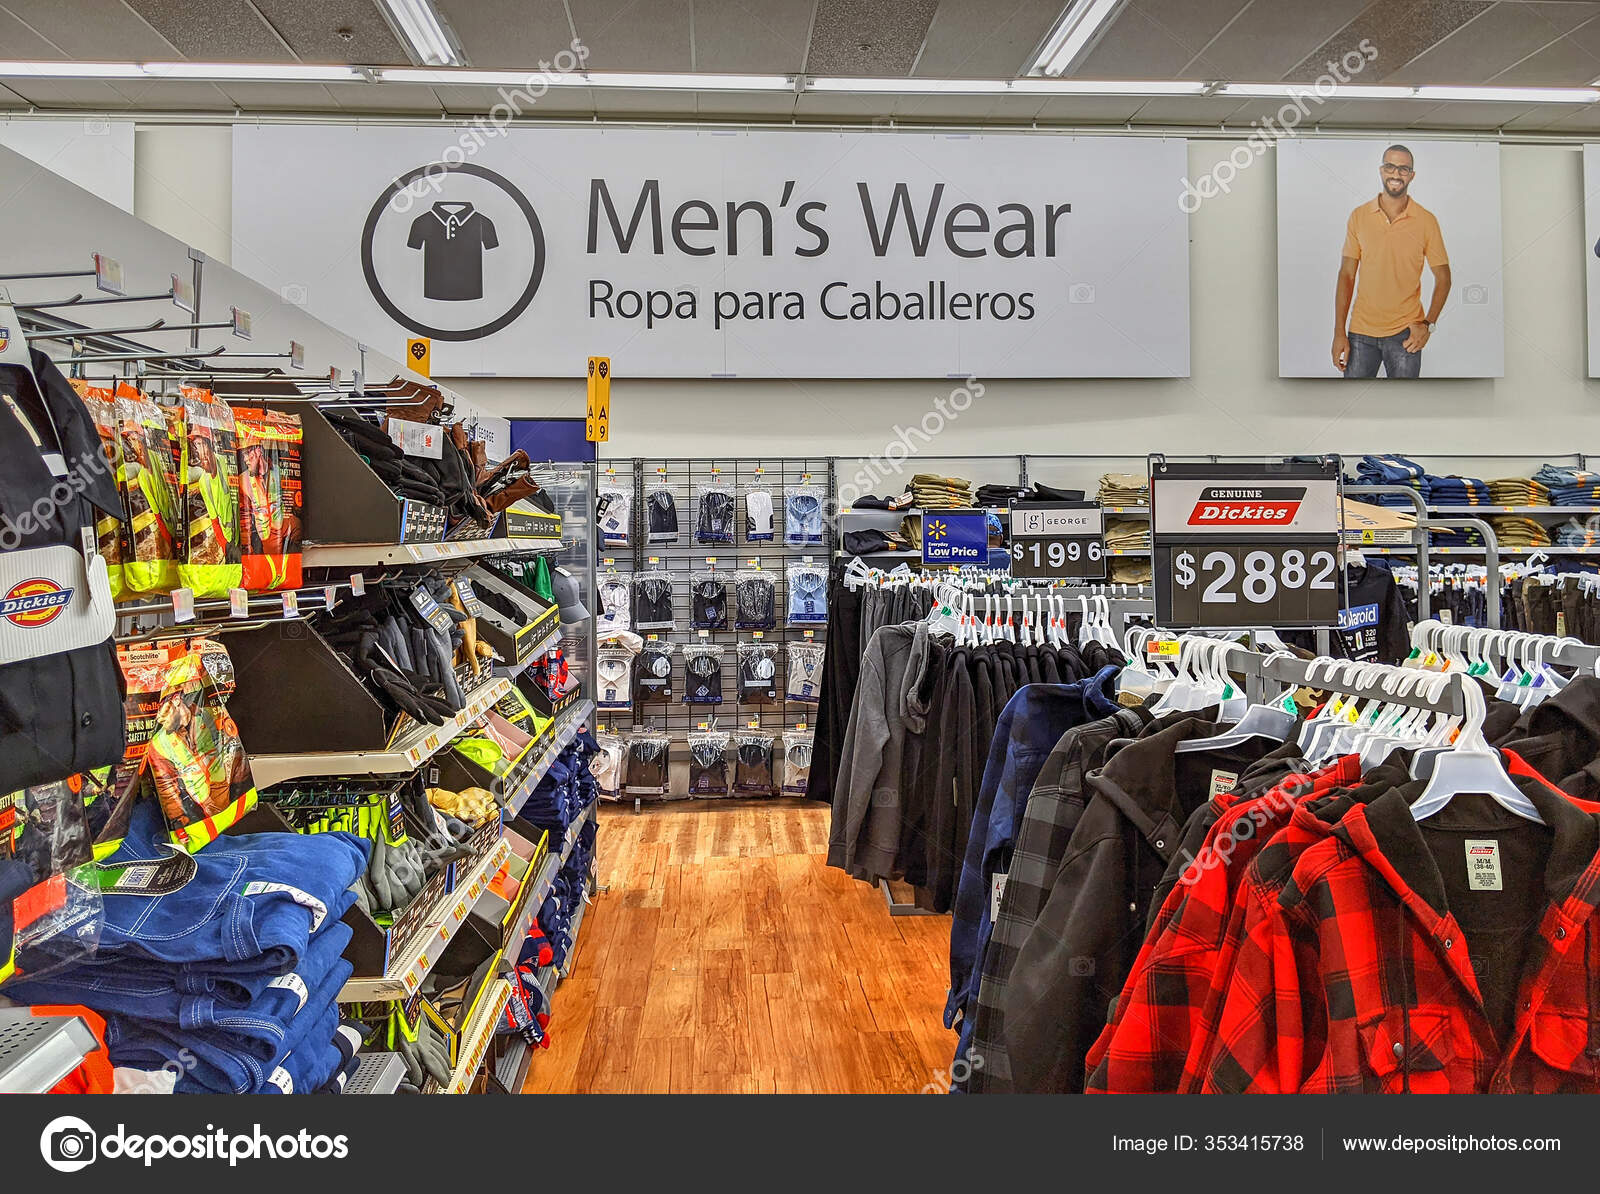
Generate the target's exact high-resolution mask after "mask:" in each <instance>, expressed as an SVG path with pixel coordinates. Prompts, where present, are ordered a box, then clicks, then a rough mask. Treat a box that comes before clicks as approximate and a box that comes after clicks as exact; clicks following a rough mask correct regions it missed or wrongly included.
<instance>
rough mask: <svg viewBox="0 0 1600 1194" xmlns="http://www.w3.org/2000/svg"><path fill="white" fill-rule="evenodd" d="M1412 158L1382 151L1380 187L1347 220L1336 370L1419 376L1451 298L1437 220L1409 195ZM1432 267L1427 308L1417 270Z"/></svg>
mask: <svg viewBox="0 0 1600 1194" xmlns="http://www.w3.org/2000/svg"><path fill="white" fill-rule="evenodd" d="M1416 175H1417V157H1416V154H1414V153H1412V152H1411V150H1410V149H1408V148H1407V147H1406V146H1404V145H1399V144H1396V145H1391V146H1389V148H1388V149H1386V150H1384V151H1383V162H1382V163H1381V164H1380V165H1379V167H1378V177H1379V179H1380V181H1381V182H1382V189H1381V190H1380V191H1379V192H1378V196H1377V198H1376V199H1372V200H1370V201H1368V202H1365V203H1362V204H1361V205H1360V206H1359V207H1357V208H1356V209H1355V210H1354V211H1353V212H1351V213H1350V219H1349V221H1348V222H1347V223H1346V224H1345V230H1344V249H1343V251H1342V252H1341V253H1340V256H1339V274H1338V280H1337V281H1336V282H1335V284H1334V298H1333V367H1334V368H1335V369H1337V370H1339V371H1340V372H1341V373H1343V374H1344V376H1346V377H1377V376H1378V374H1379V371H1380V370H1381V371H1382V373H1383V376H1385V377H1406V378H1411V377H1421V376H1422V350H1423V349H1424V348H1425V347H1427V344H1428V340H1429V338H1430V337H1431V336H1432V335H1433V329H1434V328H1435V327H1437V326H1438V323H1439V316H1440V315H1441V314H1442V313H1443V311H1444V305H1445V303H1446V301H1448V300H1449V298H1450V255H1449V254H1448V253H1447V252H1446V251H1445V247H1444V234H1443V233H1442V232H1441V231H1440V230H1439V219H1438V217H1437V216H1435V215H1434V214H1433V213H1432V212H1431V211H1429V210H1428V209H1427V208H1425V207H1423V206H1422V204H1421V203H1420V202H1418V201H1417V199H1416V198H1415V197H1413V196H1412V194H1411V183H1412V180H1413V179H1415V178H1416ZM1424 266H1426V267H1427V268H1428V269H1429V270H1431V271H1432V272H1433V290H1432V293H1431V294H1430V295H1429V298H1428V303H1427V309H1426V310H1424V309H1423V303H1422V273H1423V267H1424ZM1352 299H1353V300H1354V302H1353V303H1352Z"/></svg>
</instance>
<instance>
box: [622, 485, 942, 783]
mask: <svg viewBox="0 0 1600 1194" xmlns="http://www.w3.org/2000/svg"><path fill="white" fill-rule="evenodd" d="M833 465H834V462H833V460H832V459H831V458H828V457H737V458H735V457H719V458H714V459H713V458H704V459H700V458H696V459H686V458H681V457H679V458H672V459H666V458H632V459H616V460H602V461H601V462H600V478H599V484H600V487H602V488H605V487H610V486H614V487H617V488H620V489H623V490H624V491H626V492H627V493H628V494H629V495H630V497H631V499H632V506H631V509H630V518H631V525H630V527H629V537H628V543H627V545H625V546H623V545H617V546H601V547H600V548H599V552H598V554H599V556H600V558H601V560H602V565H601V568H600V577H601V579H604V578H605V577H606V576H608V575H609V574H610V573H611V572H613V571H615V572H616V574H617V575H618V576H620V577H622V578H623V579H624V580H628V581H630V583H631V579H632V575H633V573H634V572H636V571H640V570H643V569H648V568H651V567H659V568H663V569H665V570H667V571H668V572H670V573H671V574H672V578H673V592H672V605H673V616H674V621H675V625H676V629H674V630H661V631H648V630H644V631H640V630H636V631H635V632H636V633H638V634H639V635H641V637H647V636H648V635H650V634H658V635H659V636H660V637H661V639H662V640H664V641H670V642H672V643H674V644H676V646H677V650H676V651H675V652H674V654H673V659H672V667H673V672H674V698H675V699H674V700H673V701H671V702H669V703H665V704H656V703H639V704H635V705H634V706H632V707H631V708H629V709H603V710H600V711H599V712H598V713H597V715H596V716H597V719H598V720H599V722H600V724H601V725H604V726H608V727H610V728H612V729H613V730H615V731H616V732H618V733H622V734H626V733H627V731H628V730H629V728H644V727H647V726H648V727H653V728H657V729H661V730H665V731H666V732H667V733H668V734H669V735H670V736H671V738H672V740H673V752H672V755H671V760H672V766H671V767H670V771H669V791H668V796H667V797H665V799H679V798H682V797H684V796H685V795H687V793H688V758H687V736H688V734H689V733H690V732H691V731H693V730H695V729H697V728H698V727H699V725H700V723H702V722H706V723H708V724H709V723H711V722H712V721H713V720H714V721H715V724H716V727H717V728H718V729H722V730H728V731H731V732H734V733H738V732H739V731H742V730H749V729H751V728H752V727H751V724H750V723H751V722H752V721H755V722H756V723H757V725H756V726H755V727H754V728H756V729H759V730H760V731H761V732H764V733H768V734H771V735H773V737H774V738H776V737H777V736H778V735H779V734H781V733H782V732H783V731H784V730H786V729H792V728H794V727H795V726H796V725H797V724H799V723H800V722H805V723H807V724H810V723H812V722H814V720H815V716H816V713H815V709H816V707H815V706H814V705H809V704H800V703H793V702H790V701H788V700H787V691H788V689H787V666H788V654H787V647H788V646H790V645H792V644H797V643H805V642H811V643H815V644H816V645H818V646H824V645H825V644H826V643H827V634H828V626H827V624H826V623H818V624H816V625H811V626H790V625H788V624H787V618H786V614H787V612H788V599H789V585H788V573H787V568H788V566H789V565H791V564H797V563H800V562H801V561H802V560H804V559H806V558H808V557H809V558H810V560H811V562H812V563H813V564H815V565H817V566H818V567H819V568H821V569H822V570H823V571H824V572H826V571H827V570H828V567H829V565H830V563H831V562H832V558H833V549H834V548H835V547H837V546H838V541H837V535H836V531H835V528H834V527H833V526H832V525H831V523H830V520H829V519H828V518H827V517H826V508H827V502H828V500H829V495H831V494H832V493H833V491H834V473H833ZM758 483H759V484H762V485H765V486H767V487H768V488H770V489H771V490H772V496H773V527H772V530H773V538H772V539H770V540H760V541H757V542H750V541H748V540H747V539H746V538H745V509H744V496H743V495H744V490H745V489H746V488H747V487H748V486H751V485H755V484H758ZM710 484H721V485H725V486H727V487H728V488H729V489H731V490H732V491H733V494H734V511H733V541H732V542H729V543H697V542H696V541H695V526H696V521H697V515H698V513H699V506H698V490H699V487H700V486H702V485H710ZM801 484H811V485H815V486H816V487H817V488H818V489H819V490H820V491H821V492H822V494H823V504H824V517H823V542H821V543H815V544H795V543H788V542H786V541H785V530H786V528H785V521H784V520H785V513H786V511H785V503H784V489H785V487H786V486H791V485H801ZM660 487H664V488H666V489H667V490H668V492H670V493H671V494H672V496H673V501H674V502H675V504H676V506H677V511H678V536H677V538H676V540H674V541H673V542H670V543H650V542H648V532H649V521H648V516H647V514H646V508H645V503H646V499H647V497H648V495H649V494H650V493H651V492H652V491H653V490H655V489H657V488H660ZM894 517H895V519H896V521H898V519H899V518H900V517H901V514H900V513H895V515H894ZM906 554H907V555H908V556H912V553H906ZM652 557H654V558H655V559H656V560H657V561H658V563H657V564H655V565H652V564H651V563H650V560H651V558H652ZM708 559H715V560H716V563H715V565H714V566H713V565H711V564H709V563H708ZM753 559H755V560H759V561H760V564H761V570H762V571H764V572H766V573H768V574H770V575H771V576H772V578H773V582H774V621H775V625H774V628H773V629H771V630H764V631H754V630H741V629H738V628H737V627H735V626H734V617H733V615H732V612H731V609H730V613H729V616H728V625H727V628H726V629H722V630H710V631H706V632H704V633H702V632H701V631H700V630H697V629H695V628H693V626H692V625H691V623H692V621H693V618H692V613H693V601H692V595H691V592H690V577H691V575H692V574H693V573H696V572H705V571H715V572H717V573H725V574H726V578H727V581H728V584H729V597H730V601H729V605H730V607H731V606H732V605H733V601H732V582H733V574H734V573H735V572H738V571H741V570H744V569H747V568H749V567H750V561H751V560H753ZM606 560H610V561H612V562H611V564H610V565H609V566H608V565H606V564H605V563H604V561H606ZM597 612H598V611H597ZM808 632H809V635H808ZM744 642H759V643H762V644H764V645H767V646H775V647H778V648H779V652H778V658H777V661H776V663H777V674H776V676H775V677H774V681H775V683H776V685H777V691H778V699H777V700H776V701H774V702H772V703H757V702H753V701H747V700H743V699H741V695H742V694H741V692H740V689H739V685H738V656H737V651H738V644H739V643H744ZM699 643H706V644H712V645H717V646H721V647H722V648H723V649H724V652H725V654H724V657H723V663H722V693H723V702H722V704H720V705H690V704H685V703H684V702H683V700H682V694H683V684H684V680H683V656H682V648H683V647H684V645H686V644H699ZM645 799H655V798H653V797H646V798H645Z"/></svg>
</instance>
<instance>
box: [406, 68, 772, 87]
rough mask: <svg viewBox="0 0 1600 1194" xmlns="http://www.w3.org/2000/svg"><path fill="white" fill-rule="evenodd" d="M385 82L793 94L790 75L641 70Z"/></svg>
mask: <svg viewBox="0 0 1600 1194" xmlns="http://www.w3.org/2000/svg"><path fill="white" fill-rule="evenodd" d="M375 73H376V74H377V76H378V77H379V78H380V79H381V80H382V81H383V82H385V83H427V84H431V85H434V86H440V87H449V86H457V87H533V86H536V85H538V84H541V83H542V84H544V85H546V86H550V87H602V88H624V89H632V90H635V91H793V90H794V78H793V77H792V76H790V75H714V74H652V73H648V72H641V71H590V72H588V73H582V72H578V71H568V72H565V73H563V72H561V71H554V70H550V71H538V70H534V71H508V70H450V69H447V68H442V67H441V68H439V69H437V70H426V69H408V68H404V67H399V68H396V67H380V68H377V69H376V70H375Z"/></svg>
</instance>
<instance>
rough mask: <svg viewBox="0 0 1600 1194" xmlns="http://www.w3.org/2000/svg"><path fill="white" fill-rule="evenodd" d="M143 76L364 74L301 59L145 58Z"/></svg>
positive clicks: (268, 79) (326, 77) (354, 77)
mask: <svg viewBox="0 0 1600 1194" xmlns="http://www.w3.org/2000/svg"><path fill="white" fill-rule="evenodd" d="M140 66H141V69H142V71H143V77H145V78H150V79H206V80H216V81H222V82H226V81H229V80H234V81H239V80H243V81H248V82H257V83H274V82H283V83H338V82H346V83H351V82H361V81H363V80H364V78H365V76H363V75H362V73H361V72H360V71H359V70H357V69H356V68H355V67H353V66H317V65H313V64H309V63H301V62H145V63H141V64H140Z"/></svg>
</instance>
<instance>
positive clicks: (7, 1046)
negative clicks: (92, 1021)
mask: <svg viewBox="0 0 1600 1194" xmlns="http://www.w3.org/2000/svg"><path fill="white" fill-rule="evenodd" d="M99 1047H100V1042H99V1041H97V1040H95V1036H94V1033H93V1032H91V1031H90V1030H89V1026H88V1025H87V1024H85V1023H84V1022H83V1020H82V1019H80V1018H79V1017H77V1016H35V1015H33V1014H32V1013H31V1012H29V1011H28V1009H27V1008H4V1009H0V1094H46V1093H48V1092H49V1090H50V1088H51V1087H53V1086H55V1084H56V1083H57V1082H60V1081H61V1079H63V1078H65V1077H66V1076H67V1075H68V1074H70V1073H72V1071H73V1070H75V1069H77V1068H78V1066H79V1065H80V1064H82V1062H83V1059H84V1058H85V1057H87V1056H88V1055H89V1054H90V1053H91V1052H92V1051H94V1050H95V1049H98V1048H99Z"/></svg>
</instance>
